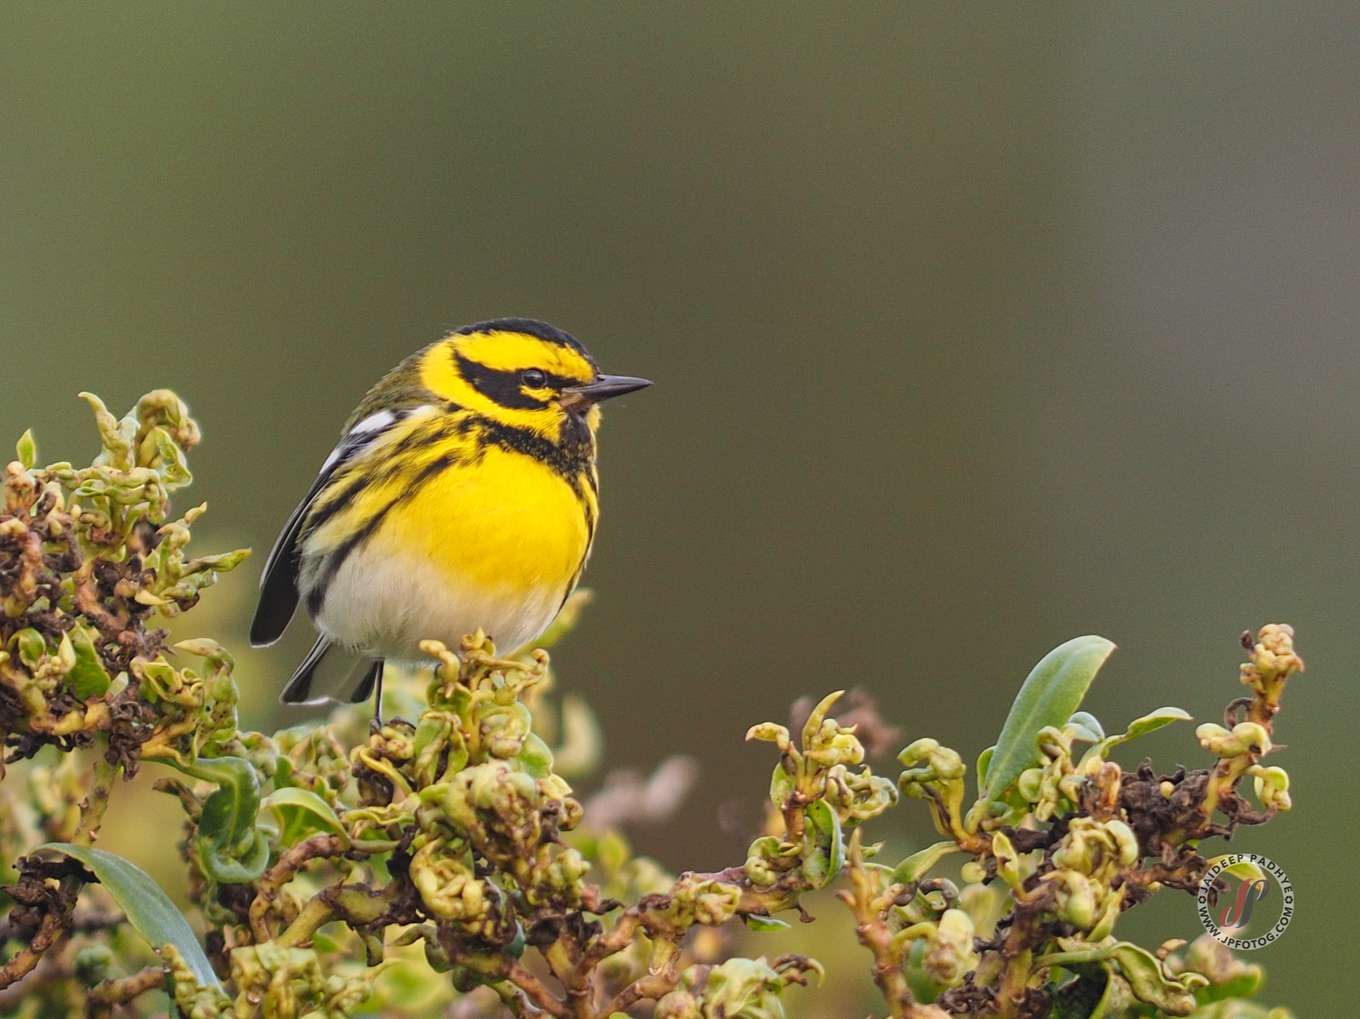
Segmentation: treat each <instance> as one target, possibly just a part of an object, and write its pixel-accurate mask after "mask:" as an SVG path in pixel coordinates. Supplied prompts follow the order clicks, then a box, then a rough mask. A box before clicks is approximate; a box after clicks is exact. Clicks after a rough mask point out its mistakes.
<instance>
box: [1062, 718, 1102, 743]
mask: <svg viewBox="0 0 1360 1019" xmlns="http://www.w3.org/2000/svg"><path fill="white" fill-rule="evenodd" d="M1067 727H1068V728H1069V729H1071V730H1073V732H1074V733H1075V735H1076V738H1077V739H1079V740H1081V741H1083V742H1085V743H1099V742H1100V741H1101V740H1103V739H1104V738H1105V729H1104V727H1103V726H1102V725H1101V724H1100V719H1098V718H1096V716H1095V715H1093V714H1091V713H1090V712H1089V711H1078V712H1075V713H1074V714H1073V715H1072V717H1071V718H1069V719H1068V720H1067Z"/></svg>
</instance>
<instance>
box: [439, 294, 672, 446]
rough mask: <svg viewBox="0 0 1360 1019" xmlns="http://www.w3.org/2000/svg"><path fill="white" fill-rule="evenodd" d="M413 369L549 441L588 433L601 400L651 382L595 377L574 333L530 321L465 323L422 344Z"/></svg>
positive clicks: (456, 398) (449, 394) (451, 396)
mask: <svg viewBox="0 0 1360 1019" xmlns="http://www.w3.org/2000/svg"><path fill="white" fill-rule="evenodd" d="M419 371H420V381H421V384H422V385H423V386H424V387H425V388H426V389H428V390H430V391H431V392H433V393H435V394H436V395H437V396H439V397H440V398H441V399H443V400H447V401H448V402H449V403H453V404H457V405H458V406H459V407H463V408H465V409H467V410H470V411H473V412H475V413H477V414H480V415H482V416H483V417H486V418H490V419H491V420H493V421H497V422H499V423H501V424H504V425H508V426H510V427H514V428H525V429H529V430H532V431H534V432H536V433H538V434H540V435H543V436H545V437H547V438H550V439H552V440H554V441H557V440H559V439H562V438H564V437H565V436H568V435H571V434H575V433H577V432H579V431H580V425H581V424H582V423H583V424H584V425H585V426H586V427H588V428H589V430H590V432H592V433H593V432H594V431H595V428H596V427H597V426H598V425H599V421H600V408H599V404H600V402H601V401H602V400H607V399H609V398H610V397H612V396H621V395H623V394H624V393H631V392H633V391H635V390H638V389H642V388H644V387H645V386H649V385H651V383H650V382H649V381H647V380H646V379H639V378H633V377H631V376H627V375H602V374H601V373H600V371H599V369H598V368H596V366H595V361H594V359H593V358H592V357H591V356H590V354H589V353H587V352H586V349H585V348H584V347H582V346H581V344H580V343H578V342H577V341H576V339H575V338H574V337H572V336H570V335H569V334H567V333H565V332H563V331H562V330H560V329H557V328H555V327H553V326H550V325H548V324H547V323H546V322H537V321H534V320H532V319H496V320H494V321H490V322H478V323H477V324H475V325H470V326H465V327H463V328H462V329H459V330H458V331H457V332H455V333H452V334H451V335H449V336H447V337H445V338H444V339H443V340H441V341H439V342H438V343H436V344H434V345H432V346H431V347H429V348H428V349H427V350H426V351H425V352H424V353H423V355H422V356H421V359H420V366H419Z"/></svg>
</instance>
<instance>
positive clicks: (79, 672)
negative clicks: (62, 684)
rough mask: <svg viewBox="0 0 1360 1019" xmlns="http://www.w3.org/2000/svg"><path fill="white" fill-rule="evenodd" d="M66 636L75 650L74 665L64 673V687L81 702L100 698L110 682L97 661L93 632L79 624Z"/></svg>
mask: <svg viewBox="0 0 1360 1019" xmlns="http://www.w3.org/2000/svg"><path fill="white" fill-rule="evenodd" d="M68 636H69V637H70V640H71V647H72V648H73V649H74V650H75V654H76V663H75V665H73V666H72V667H71V671H70V672H68V673H66V685H67V686H68V687H69V688H70V690H71V692H72V693H73V694H75V695H76V696H77V697H79V698H80V699H81V700H83V701H85V700H89V699H90V698H91V697H102V696H103V695H104V694H106V693H108V690H109V684H110V683H111V682H112V680H111V679H110V678H109V674H108V673H107V672H105V671H104V664H103V663H102V662H101V661H100V660H99V650H98V649H97V648H96V647H95V645H94V631H93V630H91V629H90V628H89V627H88V626H86V625H85V624H84V623H79V624H77V625H76V626H75V627H74V628H73V629H72V630H71V631H70V633H69V634H68Z"/></svg>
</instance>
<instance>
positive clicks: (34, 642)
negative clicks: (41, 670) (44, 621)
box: [9, 626, 47, 669]
mask: <svg viewBox="0 0 1360 1019" xmlns="http://www.w3.org/2000/svg"><path fill="white" fill-rule="evenodd" d="M9 646H10V647H12V648H13V647H17V648H18V650H19V661H21V662H23V663H24V664H25V665H27V666H28V667H29V668H30V669H32V668H36V667H37V664H38V663H39V662H40V661H42V660H43V656H44V655H46V654H47V641H45V640H44V639H43V635H42V634H41V633H39V632H38V631H37V630H35V629H33V627H31V626H28V627H25V628H24V629H22V630H20V631H19V632H18V633H16V634H15V635H14V636H13V637H11V638H10V639H9Z"/></svg>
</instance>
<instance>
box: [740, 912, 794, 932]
mask: <svg viewBox="0 0 1360 1019" xmlns="http://www.w3.org/2000/svg"><path fill="white" fill-rule="evenodd" d="M742 919H743V920H745V921H746V926H747V927H749V928H751V930H753V931H782V930H784V929H785V928H786V927H788V925H789V923H788V921H787V920H780V919H779V918H778V917H773V916H766V915H764V914H759V913H747V914H745V915H744V916H743V917H742Z"/></svg>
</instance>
